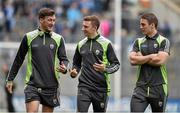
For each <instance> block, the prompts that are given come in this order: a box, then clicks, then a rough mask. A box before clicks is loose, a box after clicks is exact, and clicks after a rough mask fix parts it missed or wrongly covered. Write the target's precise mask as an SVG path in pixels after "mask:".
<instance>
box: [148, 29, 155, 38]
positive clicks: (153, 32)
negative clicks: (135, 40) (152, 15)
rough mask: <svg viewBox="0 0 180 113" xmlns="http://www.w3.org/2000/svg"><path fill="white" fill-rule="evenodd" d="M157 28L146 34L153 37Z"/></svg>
mask: <svg viewBox="0 0 180 113" xmlns="http://www.w3.org/2000/svg"><path fill="white" fill-rule="evenodd" d="M156 33H157V30H153V31H152V32H151V33H149V34H147V36H148V37H150V38H151V37H153V36H154V35H156Z"/></svg>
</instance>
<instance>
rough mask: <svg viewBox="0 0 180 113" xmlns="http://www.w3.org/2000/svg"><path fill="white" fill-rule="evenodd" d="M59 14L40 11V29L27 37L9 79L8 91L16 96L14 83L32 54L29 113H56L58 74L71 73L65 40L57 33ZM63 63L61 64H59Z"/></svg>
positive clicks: (28, 77)
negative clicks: (54, 112)
mask: <svg viewBox="0 0 180 113" xmlns="http://www.w3.org/2000/svg"><path fill="white" fill-rule="evenodd" d="M55 20H56V17H55V12H54V10H52V9H50V8H42V9H40V11H39V28H38V29H36V30H34V31H32V32H29V33H26V34H25V36H24V38H23V40H22V42H21V44H20V47H19V50H18V52H17V55H16V58H15V60H14V62H13V65H12V67H11V69H10V72H9V75H8V77H7V85H6V87H7V89H8V90H9V92H12V87H13V80H14V78H15V77H16V75H17V73H18V70H19V68H20V67H21V65H22V63H23V61H24V59H25V56H26V54H27V53H28V65H27V73H26V80H25V81H26V87H25V90H24V93H25V101H26V110H27V112H38V107H39V104H42V112H53V109H54V107H56V106H58V105H59V99H58V98H59V95H57V94H58V93H59V91H58V87H59V83H58V79H59V75H58V71H59V72H62V73H66V72H67V69H66V67H67V65H68V59H67V56H66V51H65V44H64V39H63V37H62V36H61V35H59V34H56V33H55V32H53V27H54V25H55ZM58 60H59V61H58Z"/></svg>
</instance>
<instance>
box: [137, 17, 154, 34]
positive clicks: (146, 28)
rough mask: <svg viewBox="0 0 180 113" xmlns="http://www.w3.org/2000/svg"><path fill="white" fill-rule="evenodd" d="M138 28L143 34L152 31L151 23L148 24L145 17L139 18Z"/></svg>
mask: <svg viewBox="0 0 180 113" xmlns="http://www.w3.org/2000/svg"><path fill="white" fill-rule="evenodd" d="M140 29H141V31H142V33H143V34H144V35H148V34H151V33H152V31H153V25H152V24H149V23H148V21H147V20H146V19H141V20H140Z"/></svg>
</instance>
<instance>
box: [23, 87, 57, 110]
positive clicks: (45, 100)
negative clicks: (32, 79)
mask: <svg viewBox="0 0 180 113" xmlns="http://www.w3.org/2000/svg"><path fill="white" fill-rule="evenodd" d="M24 94H25V103H28V102H31V101H39V102H40V103H41V104H42V105H46V106H50V107H56V106H59V105H60V102H59V100H60V99H59V98H60V91H59V90H58V88H52V89H49V88H48V89H42V88H37V87H34V86H31V85H27V86H26V88H25V89H24Z"/></svg>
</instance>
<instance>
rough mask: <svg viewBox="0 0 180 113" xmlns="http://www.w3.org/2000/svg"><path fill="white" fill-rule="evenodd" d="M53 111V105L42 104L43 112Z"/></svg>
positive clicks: (49, 112)
mask: <svg viewBox="0 0 180 113" xmlns="http://www.w3.org/2000/svg"><path fill="white" fill-rule="evenodd" d="M53 111H54V107H50V106H45V105H42V112H43V113H52V112H53Z"/></svg>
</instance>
